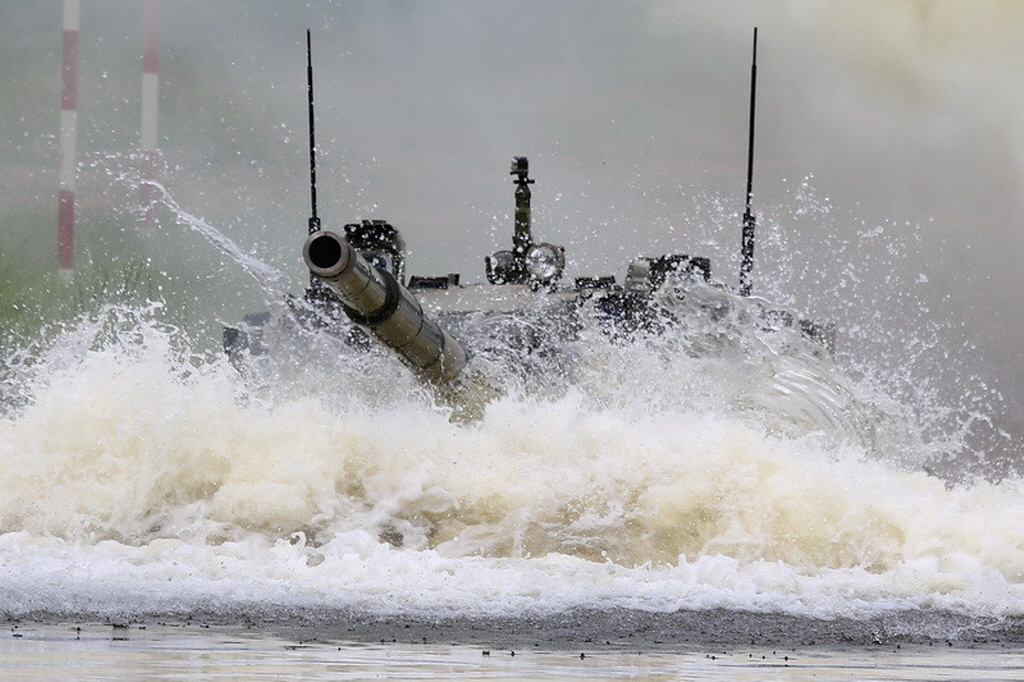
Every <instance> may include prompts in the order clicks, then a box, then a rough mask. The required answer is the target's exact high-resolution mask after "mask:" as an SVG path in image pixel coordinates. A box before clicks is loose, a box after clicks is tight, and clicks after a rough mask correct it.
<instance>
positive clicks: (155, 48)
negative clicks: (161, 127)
mask: <svg viewBox="0 0 1024 682" xmlns="http://www.w3.org/2000/svg"><path fill="white" fill-rule="evenodd" d="M157 9H158V8H157V0H146V26H145V32H146V39H145V45H144V47H143V52H142V140H141V143H142V158H141V173H142V181H143V184H142V190H141V192H140V197H139V198H140V201H141V202H142V208H143V211H145V222H144V224H145V226H147V227H150V228H152V227H153V225H154V223H155V218H154V216H153V199H154V197H155V196H156V195H155V193H154V188H153V186H152V185H151V184H149V182H147V181H151V180H155V179H156V167H157V159H158V156H159V149H158V141H157V109H158V104H159V101H160V71H159V66H160V50H159V38H158V35H157V26H158V20H157V19H158V15H157Z"/></svg>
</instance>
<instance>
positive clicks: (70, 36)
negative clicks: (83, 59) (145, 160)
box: [57, 0, 79, 274]
mask: <svg viewBox="0 0 1024 682" xmlns="http://www.w3.org/2000/svg"><path fill="white" fill-rule="evenodd" d="M78 3H79V0H64V21H63V28H64V50H63V52H64V56H63V62H62V67H61V97H60V180H59V181H60V192H59V196H58V200H57V265H58V267H59V268H60V270H61V271H62V272H64V273H66V274H71V272H72V270H73V268H74V265H75V174H76V173H75V170H76V160H75V147H76V145H77V137H78V112H77V110H76V105H77V99H78V23H79V6H78Z"/></svg>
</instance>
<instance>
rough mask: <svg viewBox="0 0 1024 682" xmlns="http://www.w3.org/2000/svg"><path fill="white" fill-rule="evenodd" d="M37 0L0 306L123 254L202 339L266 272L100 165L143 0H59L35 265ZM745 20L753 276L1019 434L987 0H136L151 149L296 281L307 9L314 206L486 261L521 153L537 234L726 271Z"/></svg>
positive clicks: (118, 134) (40, 46)
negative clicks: (63, 169) (64, 90)
mask: <svg viewBox="0 0 1024 682" xmlns="http://www.w3.org/2000/svg"><path fill="white" fill-rule="evenodd" d="M61 7H62V3H61V2H60V0H40V1H37V2H31V3H29V2H23V1H21V0H0V59H2V61H0V65H2V74H3V77H2V79H0V145H2V146H0V202H2V203H0V286H2V287H3V291H2V293H0V304H2V305H4V306H5V307H6V309H7V319H16V318H17V315H18V313H17V310H19V309H21V308H24V307H25V306H26V305H30V304H31V302H32V300H33V299H35V298H36V297H45V296H46V295H48V294H49V295H53V294H54V292H55V291H56V292H64V293H61V294H60V295H68V296H71V297H77V298H78V299H82V298H87V297H88V296H89V294H88V291H89V284H88V282H89V281H97V280H99V281H109V280H113V279H117V278H118V277H119V276H122V275H123V273H124V272H126V271H130V272H135V273H137V279H138V281H139V282H140V287H141V288H144V289H145V290H146V291H147V292H150V293H153V292H156V294H157V295H160V296H163V297H165V298H167V300H168V307H169V308H170V309H171V312H172V313H174V314H175V315H176V316H177V317H178V318H180V320H181V321H182V324H183V325H184V326H185V327H186V328H188V329H192V330H194V331H193V333H194V334H195V336H196V339H197V343H207V344H208V345H209V347H216V344H217V343H218V342H219V328H218V326H217V325H219V324H220V323H221V322H228V321H231V320H234V319H237V318H238V317H240V316H241V315H242V314H243V313H245V312H247V311H250V310H254V309H259V308H260V307H261V305H262V300H261V299H262V297H263V295H264V294H263V292H261V291H259V288H258V287H256V286H254V283H253V281H252V280H251V279H249V278H248V277H247V276H246V275H245V274H244V273H242V272H241V271H240V270H239V268H238V267H237V266H236V265H235V264H234V263H232V262H231V260H230V259H228V258H227V257H225V256H224V255H223V254H221V253H220V252H219V251H217V250H216V249H215V248H214V247H213V246H212V245H210V244H209V243H208V242H207V241H205V240H204V239H203V238H202V237H201V236H200V235H199V234H197V233H196V232H194V231H190V230H189V229H187V228H186V227H184V226H182V225H180V224H178V223H176V222H175V220H174V219H173V216H171V215H170V213H169V212H167V211H163V212H160V213H159V215H158V225H157V229H156V230H155V231H146V230H138V229H136V228H135V225H136V222H137V220H136V215H135V213H134V212H133V206H132V204H133V202H134V197H133V191H132V188H131V181H130V180H129V181H127V182H126V181H122V180H119V177H121V176H124V175H130V174H131V173H132V172H133V171H134V167H135V161H134V159H133V158H132V157H131V155H132V154H133V153H134V152H135V151H136V150H137V148H138V144H139V116H140V102H139V95H140V92H141V75H142V61H141V51H142V40H143V7H144V3H143V2H140V1H139V0H82V19H81V33H80V41H81V42H80V52H79V58H80V62H79V90H78V92H79V97H78V115H79V154H78V160H79V164H80V169H81V172H80V175H79V180H78V192H77V199H78V224H77V230H78V236H77V244H76V246H77V249H76V258H77V261H76V262H77V266H78V272H77V273H76V278H75V280H74V283H73V284H70V285H69V284H68V283H64V282H62V281H61V280H59V278H56V277H55V276H54V272H55V269H56V256H55V253H56V213H57V210H56V209H57V201H56V193H57V168H58V161H59V154H58V147H57V139H58V130H59V118H58V107H59V102H60V87H61V85H60V60H61ZM754 26H758V27H759V55H758V65H759V83H758V92H759V99H758V138H757V149H756V155H757V161H756V174H755V184H754V189H755V211H756V212H757V213H758V214H759V217H760V224H759V244H758V253H757V264H756V267H755V289H756V292H757V293H761V294H764V295H768V296H771V297H773V298H777V299H781V300H782V301H783V302H784V303H787V304H791V305H794V306H796V307H797V308H799V309H801V310H805V311H808V312H809V313H811V314H813V315H815V316H816V317H820V318H827V319H832V320H835V321H836V322H837V324H838V325H839V329H840V350H841V353H842V354H843V355H844V356H845V357H848V358H852V359H854V360H858V361H860V362H864V361H865V360H866V359H871V360H872V361H874V362H875V363H877V365H878V367H879V368H880V371H883V372H887V373H892V374H893V375H894V376H895V375H898V376H900V377H901V379H900V382H899V383H900V386H901V390H904V391H906V392H907V393H908V394H909V393H913V391H914V390H916V388H915V386H922V385H926V384H929V383H930V382H934V383H935V384H936V385H937V386H938V387H939V390H940V392H941V393H942V395H943V396H945V398H946V399H947V400H950V401H952V402H955V403H957V405H958V407H960V408H961V409H962V410H964V411H967V412H970V411H971V410H977V411H978V413H979V415H985V416H989V417H992V418H993V419H994V420H995V424H996V427H997V430H998V429H1003V430H1005V431H1007V432H1010V433H1012V434H1016V435H1017V436H1018V437H1019V435H1020V434H1021V433H1024V409H1022V407H1021V406H1022V400H1024V372H1022V371H1021V367H1022V364H1024V345H1022V342H1021V339H1022V336H1024V315H1022V312H1024V310H1022V308H1024V306H1022V303H1021V297H1022V295H1024V202H1022V199H1024V192H1022V177H1024V176H1022V171H1024V127H1022V125H1021V120H1022V115H1024V68H1022V64H1024V41H1022V40H1021V39H1020V36H1021V33H1022V31H1024V3H1021V2H1016V1H1015V0H1004V1H999V0H973V1H971V2H968V1H966V0H960V1H957V0H932V1H924V0H835V1H829V0H788V1H786V0H758V1H757V2H755V1H754V0H747V1H743V0H700V1H683V0H676V1H671V0H635V1H630V2H625V1H622V2H611V1H607V2H605V1H596V0H547V1H543V2H542V1H539V0H538V1H535V2H527V1H514V0H510V1H505V2H476V1H470V0H466V1H445V2H402V1H398V0H395V1H388V0H361V1H359V0H356V1H346V2H340V1H339V2H327V1H324V2H294V1H285V0H276V1H273V0H245V1H242V0H218V1H217V2H209V0H162V2H161V3H160V71H161V74H160V75H161V81H160V88H161V89H160V123H159V125H160V144H161V151H162V153H163V169H162V171H161V178H160V179H161V181H162V182H163V183H164V184H165V186H166V187H167V188H168V190H169V191H170V193H171V194H172V195H173V196H174V197H175V199H176V200H177V201H178V203H179V204H180V205H181V206H182V208H184V209H185V210H187V211H189V212H190V213H193V214H195V215H198V216H202V217H203V218H205V219H206V220H207V221H208V222H209V223H211V224H212V225H214V226H215V227H217V228H218V229H220V230H221V231H222V232H223V233H225V234H226V235H227V236H229V237H230V238H231V239H233V240H234V241H235V242H237V243H238V244H239V245H240V246H241V247H242V248H243V249H245V250H246V251H248V252H250V253H252V254H254V255H256V256H257V257H259V258H261V259H263V260H265V261H267V262H268V263H270V264H271V265H273V266H274V267H276V268H278V269H279V270H280V271H281V272H282V273H283V275H284V278H285V283H284V285H283V287H282V288H284V289H287V290H291V291H293V292H296V293H297V292H298V291H300V290H301V287H302V286H303V285H304V282H305V280H306V274H305V271H304V268H303V266H302V262H301V257H300V249H301V243H302V240H303V238H304V235H305V230H306V225H305V220H306V217H307V215H308V213H309V200H308V187H307V181H308V170H307V166H306V162H307V149H306V142H307V138H306V108H305V106H306V105H305V29H306V28H307V27H310V28H312V29H313V36H314V61H315V63H314V68H315V71H316V79H317V80H316V95H317V106H318V109H317V126H318V128H317V141H318V146H319V147H320V156H319V164H320V168H319V170H320V175H319V179H320V187H319V199H320V213H321V216H322V218H323V220H324V224H325V227H328V228H331V227H339V226H340V225H341V224H343V223H344V222H348V221H351V220H356V219H359V218H369V217H381V218H387V219H389V220H390V221H392V222H393V223H394V224H395V225H397V226H398V227H399V228H400V229H402V230H403V232H404V234H405V236H406V240H407V242H408V244H409V247H410V249H411V252H412V254H411V263H410V271H411V272H412V273H413V274H417V273H418V274H441V273H447V272H452V271H461V272H462V273H463V277H464V278H466V279H467V280H470V281H473V280H479V279H482V274H483V273H482V271H483V265H482V258H483V256H484V255H485V254H486V253H489V252H492V251H494V250H497V249H499V248H507V247H508V246H509V245H510V243H511V242H510V240H511V227H510V218H509V215H510V213H511V209H512V189H513V186H512V183H511V182H510V179H509V176H508V162H509V159H510V157H511V156H513V155H527V156H529V157H530V160H531V169H532V174H533V176H534V177H536V178H537V184H536V185H535V186H534V206H535V220H534V225H535V234H536V236H537V237H538V238H540V239H543V240H546V241H552V242H554V243H558V244H563V245H565V246H566V247H567V256H568V259H569V264H568V269H569V273H570V274H571V275H577V274H615V275H616V276H618V277H619V278H621V276H622V274H623V273H624V270H625V264H626V261H627V260H628V259H629V258H632V257H634V256H637V255H642V254H657V253H663V252H667V251H677V252H691V253H697V254H703V255H708V256H711V257H712V258H713V259H714V265H713V267H714V271H715V275H716V276H717V277H719V278H721V279H722V280H723V281H725V282H726V283H727V284H729V285H735V284H736V279H737V278H736V272H737V270H738V260H739V259H738V248H739V214H740V213H741V212H742V209H743V206H742V201H743V190H744V180H745V162H746V133H747V128H746V126H747V97H748V93H749V63H750V47H751V45H750V43H751V37H752V29H753V27H754ZM76 287H77V288H76ZM19 306H20V308H19ZM11 311H14V312H11ZM996 395H1001V396H1002V397H1003V399H1002V400H997V401H995V402H993V400H994V397H995V396H996ZM978 438H979V439H982V436H978ZM979 442H982V441H981V440H979ZM984 443H985V445H984V446H983V447H985V448H989V454H990V455H991V457H993V458H998V459H1001V460H1004V461H1005V460H1013V459H1018V458H1019V457H1020V446H1019V441H1018V442H1016V443H1014V442H1012V441H1007V440H1006V439H1000V438H996V439H994V440H992V439H991V438H989V439H988V440H984Z"/></svg>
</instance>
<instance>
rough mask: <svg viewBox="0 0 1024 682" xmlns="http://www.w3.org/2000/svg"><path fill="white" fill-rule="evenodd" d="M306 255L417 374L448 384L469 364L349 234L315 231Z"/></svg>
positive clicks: (352, 313)
mask: <svg viewBox="0 0 1024 682" xmlns="http://www.w3.org/2000/svg"><path fill="white" fill-rule="evenodd" d="M302 257H303V259H304V260H305V261H306V265H307V266H308V267H309V271H310V272H311V273H312V274H314V275H316V276H317V277H319V278H320V279H321V280H322V281H323V282H324V283H325V284H326V285H327V286H328V287H329V288H330V289H331V291H333V292H334V294H335V295H336V296H337V297H338V298H339V299H340V300H341V302H342V303H343V304H344V306H345V312H346V313H347V314H348V316H349V319H351V320H352V321H353V322H354V323H356V324H357V325H359V326H361V327H363V328H365V329H367V330H369V331H370V332H371V333H372V334H373V336H375V337H377V338H378V339H379V340H380V341H381V343H383V344H384V345H386V346H388V347H389V348H391V349H393V350H394V351H395V352H396V353H398V355H399V356H400V357H401V358H402V360H403V361H404V362H405V363H406V364H407V365H408V366H409V367H411V368H412V369H413V371H415V372H416V373H417V374H419V375H420V376H422V377H423V378H425V379H428V380H430V381H434V382H440V383H444V382H449V381H451V380H453V379H455V378H456V377H457V376H458V375H459V373H460V372H461V371H462V368H463V367H465V365H466V354H465V351H464V350H463V349H462V346H461V345H460V344H459V342H458V341H456V340H455V339H453V338H452V337H451V336H449V335H448V333H447V332H445V331H444V330H443V329H441V327H440V326H438V324H437V323H436V322H434V320H432V319H431V318H429V317H427V315H426V314H425V313H424V312H423V309H422V307H421V306H420V303H419V301H417V300H416V298H415V297H414V296H413V295H412V294H411V293H409V291H408V290H407V289H406V288H405V287H403V286H402V285H401V283H399V282H398V280H396V279H395V278H394V276H393V275H392V274H391V273H390V272H387V271H386V270H379V269H377V268H376V267H374V266H373V265H371V264H370V263H368V262H367V261H366V259H365V258H363V257H362V256H361V255H360V254H359V252H358V251H356V250H355V249H353V248H352V247H351V246H350V245H349V243H348V242H347V241H345V239H344V238H343V237H340V236H338V235H337V234H335V233H334V232H327V231H320V232H316V233H314V234H311V235H310V236H309V238H308V239H306V243H305V245H303V247H302Z"/></svg>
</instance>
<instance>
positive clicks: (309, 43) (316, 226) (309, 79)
mask: <svg viewBox="0 0 1024 682" xmlns="http://www.w3.org/2000/svg"><path fill="white" fill-rule="evenodd" d="M306 89H307V92H308V93H309V203H310V208H311V213H310V215H309V234H313V233H314V232H319V231H320V218H319V217H317V215H316V139H315V137H314V135H313V123H314V117H313V39H312V37H311V35H310V30H309V29H308V28H307V29H306Z"/></svg>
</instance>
